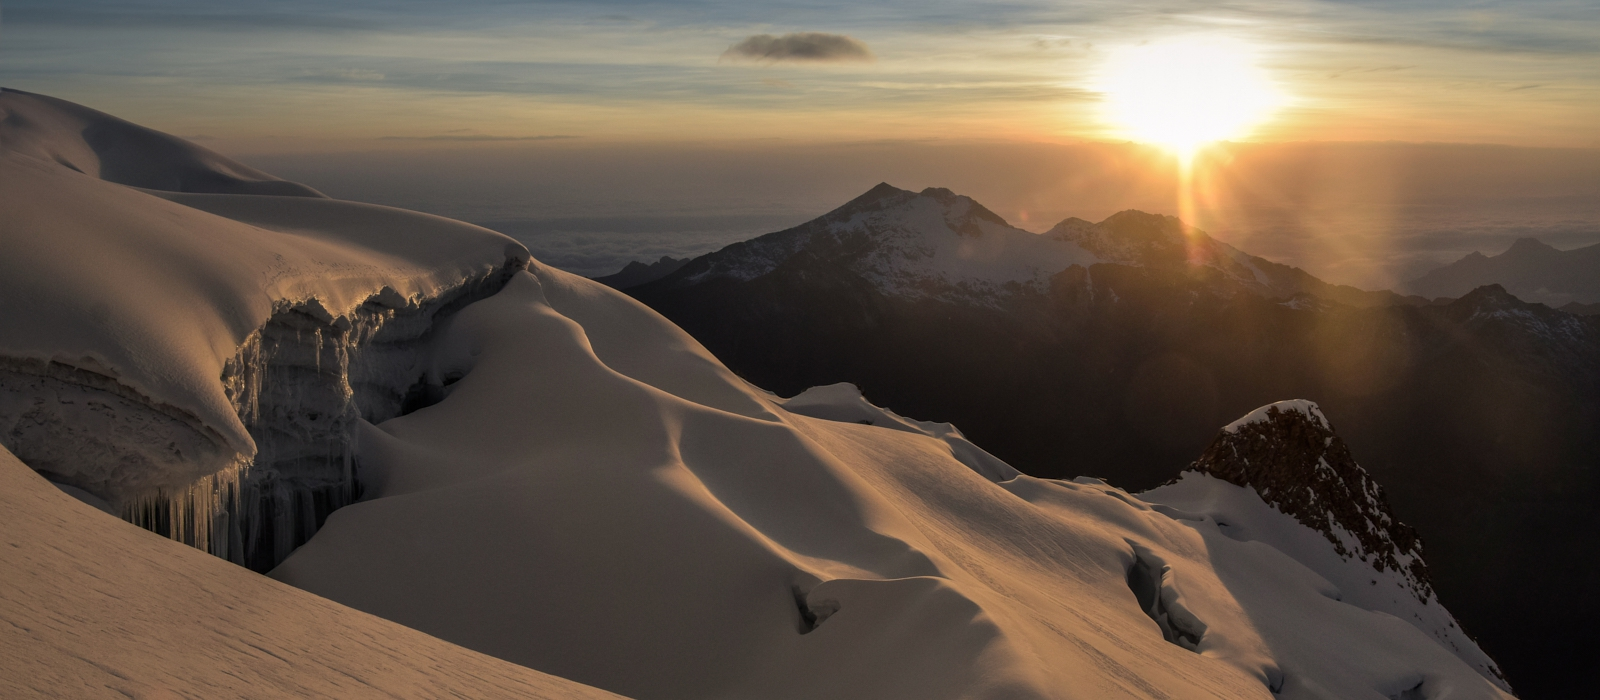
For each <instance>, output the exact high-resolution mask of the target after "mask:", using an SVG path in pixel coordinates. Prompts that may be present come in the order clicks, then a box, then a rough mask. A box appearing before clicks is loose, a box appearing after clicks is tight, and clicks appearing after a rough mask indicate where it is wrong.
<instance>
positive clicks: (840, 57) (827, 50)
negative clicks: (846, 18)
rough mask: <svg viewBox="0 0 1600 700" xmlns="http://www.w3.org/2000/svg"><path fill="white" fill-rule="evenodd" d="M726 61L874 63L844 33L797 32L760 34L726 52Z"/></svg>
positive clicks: (869, 54) (868, 53)
mask: <svg viewBox="0 0 1600 700" xmlns="http://www.w3.org/2000/svg"><path fill="white" fill-rule="evenodd" d="M722 57H723V58H724V59H733V60H745V61H762V62H768V63H771V62H778V61H794V62H818V63H821V62H844V61H871V60H872V59H873V56H872V50H871V49H868V48H867V45H866V44H863V43H861V42H860V41H859V40H857V39H854V38H852V37H848V36H845V35H843V34H824V33H822V32H796V33H794V34H784V35H783V36H773V35H771V34H757V35H755V36H752V37H750V38H748V39H745V40H744V41H741V42H739V43H737V44H734V45H733V46H730V47H728V50H727V51H724V52H723V53H722Z"/></svg>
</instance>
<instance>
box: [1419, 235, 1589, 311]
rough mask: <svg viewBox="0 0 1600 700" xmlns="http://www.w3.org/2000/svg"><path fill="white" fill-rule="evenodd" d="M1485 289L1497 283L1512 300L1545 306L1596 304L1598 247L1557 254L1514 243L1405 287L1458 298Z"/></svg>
mask: <svg viewBox="0 0 1600 700" xmlns="http://www.w3.org/2000/svg"><path fill="white" fill-rule="evenodd" d="M1487 284H1499V285H1502V286H1504V287H1505V288H1506V289H1508V290H1510V291H1511V293H1512V294H1515V295H1516V296H1517V297H1518V298H1521V299H1524V300H1527V301H1535V302H1540V303H1544V304H1549V305H1550V306H1555V307H1562V306H1565V305H1567V304H1578V305H1580V306H1579V309H1574V310H1575V311H1578V310H1580V309H1581V308H1582V306H1581V305H1585V304H1596V303H1600V243H1597V244H1594V245H1590V246H1585V247H1582V248H1575V249H1573V250H1557V249H1556V248H1554V247H1551V246H1549V245H1546V244H1544V243H1543V242H1541V241H1539V240H1538V239H1535V238H1520V239H1517V241H1516V242H1515V243H1512V244H1511V247H1510V248H1508V249H1507V250H1506V252H1504V253H1501V254H1499V255H1493V256H1488V255H1484V254H1482V253H1479V252H1473V253H1470V254H1468V255H1467V256H1466V257H1463V258H1461V259H1460V260H1457V261H1455V262H1453V263H1450V264H1449V265H1445V266H1444V267H1440V268H1438V269H1435V270H1432V271H1430V272H1428V273H1427V274H1425V275H1423V276H1421V277H1418V278H1417V279H1414V280H1412V281H1410V282H1408V283H1406V285H1405V288H1406V290H1407V291H1410V292H1411V293H1414V294H1420V295H1423V296H1429V297H1458V296H1461V295H1462V294H1465V293H1466V292H1467V291H1469V290H1471V289H1474V288H1477V287H1481V286H1484V285H1487Z"/></svg>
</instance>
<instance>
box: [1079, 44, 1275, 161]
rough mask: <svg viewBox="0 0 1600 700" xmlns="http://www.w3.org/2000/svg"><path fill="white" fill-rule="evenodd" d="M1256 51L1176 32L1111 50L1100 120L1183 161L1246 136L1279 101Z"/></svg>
mask: <svg viewBox="0 0 1600 700" xmlns="http://www.w3.org/2000/svg"><path fill="white" fill-rule="evenodd" d="M1256 54H1257V51H1256V50H1255V49H1253V48H1252V47H1250V46H1249V45H1248V44H1245V43H1243V42H1240V41H1237V40H1234V39H1229V38H1224V37H1198V36H1189V37H1175V38H1170V39H1164V40H1160V41H1152V42H1148V43H1144V44H1139V45H1136V46H1128V47H1124V48H1121V49H1117V50H1114V51H1112V52H1111V54H1110V55H1109V56H1108V57H1107V60H1106V62H1105V65H1104V67H1103V70H1102V72H1101V75H1100V78H1099V83H1100V84H1099V89H1100V92H1101V93H1103V94H1104V95H1105V103H1104V104H1105V109H1106V114H1105V116H1106V119H1107V120H1108V121H1110V123H1111V124H1112V125H1113V126H1114V127H1115V128H1116V129H1117V131H1119V132H1120V133H1121V134H1122V135H1123V136H1125V137H1126V138H1129V139H1132V140H1135V141H1142V142H1146V143H1153V144H1157V145H1160V146H1163V147H1165V148H1167V149H1169V150H1171V151H1173V152H1174V153H1176V154H1177V155H1178V157H1179V159H1180V160H1183V161H1185V162H1187V161H1189V160H1191V159H1192V158H1193V157H1194V154H1195V152H1196V151H1197V150H1198V149H1199V148H1200V147H1201V146H1203V145H1205V144H1206V143H1209V142H1212V141H1220V140H1225V139H1233V138H1239V137H1242V136H1245V135H1246V134H1248V133H1249V132H1250V131H1251V130H1252V129H1254V128H1255V127H1256V126H1258V125H1260V124H1261V123H1262V122H1264V121H1266V120H1267V119H1268V118H1269V117H1271V116H1272V113H1273V112H1274V111H1275V110H1276V109H1277V108H1278V107H1279V106H1280V105H1281V103H1282V96H1281V95H1280V94H1279V92H1278V90H1277V89H1276V87H1274V86H1273V84H1272V81H1271V79H1270V77H1269V76H1268V75H1267V72H1266V71H1265V70H1263V69H1262V68H1261V67H1260V66H1259V65H1258V63H1257V56H1256Z"/></svg>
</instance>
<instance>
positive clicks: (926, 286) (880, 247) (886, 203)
mask: <svg viewBox="0 0 1600 700" xmlns="http://www.w3.org/2000/svg"><path fill="white" fill-rule="evenodd" d="M1103 263H1112V264H1118V265H1127V266H1134V267H1140V268H1145V269H1148V270H1151V271H1152V272H1155V273H1158V274H1162V275H1173V274H1178V275H1187V276H1191V277H1194V278H1196V279H1200V280H1206V281H1209V282H1212V283H1214V286H1215V287H1216V289H1217V290H1218V291H1219V293H1222V294H1224V295H1232V294H1237V293H1241V292H1243V293H1250V294H1254V295H1257V296H1261V297H1263V298H1268V299H1291V298H1293V297H1296V296H1302V295H1315V296H1319V297H1323V298H1327V299H1335V300H1338V301H1341V302H1344V303H1349V304H1354V305H1359V306H1366V305H1374V304H1390V303H1399V302H1400V301H1402V300H1401V299H1400V298H1399V297H1396V296H1395V295H1393V294H1389V293H1386V292H1384V293H1376V292H1362V291H1360V290H1356V289H1354V288H1350V287H1338V286H1335V285H1331V284H1327V283H1325V282H1323V281H1321V280H1319V279H1317V278H1315V277H1313V276H1311V275H1310V274H1308V273H1306V272H1305V271H1303V270H1300V269H1298V268H1294V267H1289V266H1287V265H1280V264H1277V263H1274V262H1271V261H1269V260H1266V259H1263V258H1259V257H1256V256H1253V255H1249V254H1247V253H1244V252H1243V251H1240V250H1239V249H1237V248H1234V247H1233V246H1230V245H1228V244H1226V243H1223V242H1221V241H1218V240H1215V239H1213V238H1211V237H1210V236H1208V235H1206V233H1205V232H1203V231H1200V230H1199V229H1196V228H1194V227H1192V226H1188V225H1186V224H1184V223H1183V222H1181V221H1179V220H1178V219H1177V218H1175V217H1171V216H1162V215H1158V214H1148V213H1145V212H1142V211H1137V210H1128V211H1123V212H1119V213H1117V214H1114V215H1112V216H1111V217H1108V218H1107V219H1105V220H1104V221H1101V222H1099V223H1091V222H1088V221H1084V220H1082V219H1077V218H1071V219H1067V220H1065V221H1062V222H1061V223H1059V224H1057V225H1056V226H1055V227H1054V228H1052V229H1050V230H1049V231H1048V232H1046V233H1044V234H1035V233H1032V232H1029V231H1024V230H1022V229H1019V228H1016V227H1014V226H1012V225H1011V224H1010V223H1008V222H1007V221H1006V220H1005V219H1004V218H1001V217H1000V216H999V215H997V214H995V213H994V212H992V211H990V210H988V209H987V208H985V207H984V206H983V205H982V204H979V203H978V202H976V201H974V200H973V199H972V198H970V197H966V196H964V195H959V194H956V193H954V192H952V191H950V190H948V189H944V188H939V187H930V188H928V189H925V190H923V191H921V192H910V191H907V190H902V189H899V188H897V187H894V186H892V185H889V184H887V183H880V184H879V185H877V186H876V187H873V188H872V189H870V190H868V191H867V192H866V193H864V194H862V195H861V196H859V197H857V198H855V199H853V200H851V201H849V202H847V203H845V205H844V206H841V207H839V208H838V209H835V210H833V211H831V212H828V213H827V214H824V215H823V216H821V217H818V218H816V219H814V220H812V221H809V222H807V223H805V224H801V225H800V226H796V227H794V228H792V229H788V230H785V231H779V232H777V233H771V234H767V235H765V236H760V237H757V238H754V239H752V240H749V241H745V242H742V243H735V244H733V245H730V246H728V247H726V248H723V249H722V250H719V251H717V252H714V253H710V254H708V255H705V256H702V257H700V258H696V259H695V260H693V261H691V262H690V263H689V264H688V265H685V266H684V267H683V268H682V269H681V270H680V271H678V272H676V273H674V274H671V275H667V276H665V277H664V278H662V279H661V281H660V282H659V283H657V286H656V287H655V288H656V289H661V290H666V289H682V288H685V287H689V286H694V285H697V284H704V283H706V282H710V281H712V280H716V279H729V280H735V281H740V282H748V281H751V280H754V279H757V278H760V277H763V276H766V275H769V274H776V275H777V276H779V277H783V276H785V275H791V276H792V275H808V276H812V277H817V276H819V275H820V276H827V277H835V276H838V275H844V276H845V277H843V278H839V279H840V280H841V281H844V280H845V279H847V278H848V279H849V280H853V281H855V282H858V283H862V284H865V285H867V286H870V287H872V288H873V289H875V290H877V291H878V292H881V293H883V294H886V295H888V296H892V297H899V298H907V299H916V298H927V299H939V300H946V301H954V302H960V303H966V304H977V305H982V306H995V307H1001V306H1007V305H1008V304H1010V303H1013V302H1015V301H1017V300H1018V298H1019V297H1027V296H1029V295H1039V294H1043V293H1046V292H1048V291H1049V290H1050V289H1051V287H1052V285H1053V284H1056V282H1055V281H1054V278H1056V277H1057V276H1058V275H1060V274H1061V273H1063V272H1065V271H1067V270H1068V269H1071V268H1073V267H1077V268H1079V269H1080V270H1082V269H1087V268H1088V267H1090V266H1093V265H1097V264H1103ZM646 284H649V283H634V284H633V285H631V286H640V287H642V286H645V285H646ZM622 288H624V289H627V288H630V286H628V285H624V286H623V287H622Z"/></svg>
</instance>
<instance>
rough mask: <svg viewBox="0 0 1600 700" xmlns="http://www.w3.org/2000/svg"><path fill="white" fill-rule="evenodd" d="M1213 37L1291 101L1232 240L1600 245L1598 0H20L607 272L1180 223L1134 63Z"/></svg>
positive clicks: (56, 27)
mask: <svg viewBox="0 0 1600 700" xmlns="http://www.w3.org/2000/svg"><path fill="white" fill-rule="evenodd" d="M1195 37H1199V38H1200V39H1201V40H1204V41H1224V42H1230V44H1229V45H1232V46H1238V47H1245V49H1246V50H1247V53H1248V61H1249V62H1250V63H1251V66H1252V68H1253V69H1254V70H1256V71H1258V73H1259V77H1260V78H1261V80H1262V81H1263V84H1269V85H1270V88H1271V90H1272V93H1273V100H1272V105H1271V108H1270V109H1267V110H1265V111H1264V112H1263V113H1262V114H1260V115H1258V116H1259V118H1258V119H1254V120H1252V122H1251V123H1250V124H1249V125H1248V127H1242V128H1241V129H1240V130H1239V131H1238V132H1237V133H1231V134H1230V136H1229V138H1230V139H1231V140H1232V141H1234V142H1235V145H1236V146H1237V147H1235V148H1232V149H1231V150H1228V149H1224V150H1225V151H1226V153H1225V154H1224V155H1225V156H1226V157H1225V158H1222V159H1216V158H1213V159H1212V160H1211V161H1209V162H1211V163H1212V164H1213V165H1215V164H1216V163H1222V162H1224V161H1227V162H1228V163H1232V164H1233V165H1232V166H1231V170H1229V169H1228V168H1224V169H1223V170H1219V171H1218V173H1221V174H1219V175H1217V177H1214V178H1213V181H1215V182H1224V181H1226V182H1228V183H1232V184H1229V185H1228V187H1227V188H1224V189H1227V190H1228V191H1227V192H1225V193H1223V196H1220V197H1218V198H1216V199H1215V201H1213V202H1211V203H1210V204H1211V206H1208V207H1202V208H1201V210H1199V211H1195V212H1191V215H1192V218H1195V219H1197V221H1198V222H1199V223H1201V224H1202V225H1204V226H1207V227H1208V230H1213V231H1214V232H1217V233H1218V235H1219V236H1221V237H1224V238H1225V239H1228V240H1231V241H1232V242H1235V243H1236V244H1239V243H1249V244H1250V245H1251V246H1252V247H1251V248H1247V250H1251V252H1258V253H1260V254H1263V255H1266V254H1268V253H1271V254H1273V255H1277V256H1279V257H1278V258H1277V259H1282V260H1284V261H1286V262H1290V263H1291V264H1301V265H1302V266H1304V267H1307V269H1310V270H1312V271H1313V272H1316V273H1318V274H1322V275H1325V276H1329V277H1331V278H1333V279H1335V281H1347V282H1352V283H1360V284H1363V285H1366V286H1375V285H1382V284H1390V283H1392V282H1393V280H1394V279H1396V278H1397V276H1400V277H1403V276H1405V275H1408V274H1412V273H1413V272H1414V271H1415V270H1416V269H1419V268H1420V267H1426V266H1427V265H1429V264H1433V263H1437V262H1442V261H1446V260H1448V259H1453V258H1454V257H1459V255H1460V254H1464V253H1465V252H1470V250H1474V249H1480V248H1485V249H1486V250H1485V252H1495V251H1494V250H1493V249H1494V248H1495V247H1497V246H1502V245H1508V244H1509V241H1510V240H1511V239H1512V238H1514V237H1515V236H1517V235H1524V234H1530V233H1531V234H1534V235H1542V236H1545V237H1546V238H1550V239H1552V241H1551V242H1553V243H1556V244H1557V245H1558V246H1560V245H1562V244H1563V243H1565V244H1566V245H1568V246H1571V245H1578V244H1582V243H1585V242H1593V241H1600V213H1597V212H1596V211H1595V209H1596V205H1595V202H1596V200H1597V198H1600V0H1523V1H1519V2H1498V1H1477V2H1474V1H1470V0H1469V1H1467V2H1446V1H1442V0H1397V1H1392V2H1379V1H1366V0H1353V1H1349V0H1345V1H1326V0H1277V1H1273V2H1265V1H1258V0H1234V1H1231V2H1184V1H1168V2H1126V1H1122V2H1113V1H1100V0H1095V1H1090V2H1061V1H1058V2H1039V1H1034V0H1011V1H1004V2H981V3H980V2H956V1H947V0H932V1H924V2H904V1H899V0H889V1H888V2H875V3H870V4H869V3H857V2H842V1H835V0H809V1H803V2H784V3H761V2H724V1H721V0H679V1H676V2H649V1H642V2H641V1H634V0H602V1H597V2H583V3H575V2H538V1H523V0H452V1H450V2H443V1H438V0H434V1H424V0H342V1H341V0H319V1H311V0H279V1H275V2H260V1H257V2H243V1H239V0H4V1H3V2H0V86H4V87H7V88H13V89H20V90H28V91H34V92H41V93H45V94H50V95H53V96H56V97H61V98H65V99H69V100H72V101H75V102H79V103H82V104H86V105H89V106H91V107H94V108H97V109H101V110H104V111H107V112H110V113H112V114H115V115H117V116H120V117H123V118H126V119H129V120H132V121H135V122H138V123H141V124H145V125H148V126H151V127H154V128H157V129H160V130H163V131H167V132H169V133H174V134H177V135H180V136H184V137H186V138H190V139H193V140H195V141H197V142H199V143H201V144H203V145H206V146H208V147H211V148H213V149H216V150H219V151H221V152H223V153H225V154H228V155H232V156H235V157H238V158H241V159H242V160H245V161H246V162H247V163H250V164H252V165H256V166H258V167H263V168H265V169H267V170H268V171H269V172H273V173H275V174H278V175H281V176H284V177H289V178H291V179H298V180H301V181H305V182H308V183H309V184H312V185H313V186H316V187H319V188H322V189H324V191H327V192H329V193H330V194H333V195H335V196H345V197H351V198H358V199H364V200H366V201H375V202H379V203H383V204H393V205H397V206H407V207H410V208H417V209H423V210H426V211H433V212H435V213H441V214H445V215H449V216H457V217H460V218H466V219H469V220H473V221H478V222H492V223H494V224H496V225H499V226H501V227H502V228H505V229H516V230H518V231H521V232H522V233H521V234H514V235H519V236H520V237H522V238H524V240H527V241H529V242H530V245H534V246H535V252H536V254H537V253H540V252H541V251H543V252H544V253H545V254H547V255H556V256H568V257H562V258H561V259H562V260H565V261H566V263H564V264H566V265H568V266H569V267H571V268H573V269H581V270H582V271H584V272H589V273H596V272H599V271H602V269H603V268H606V267H611V266H620V264H621V263H622V262H626V260H627V259H629V256H641V257H642V256H647V255H654V254H657V253H660V254H696V253H700V252H706V251H707V250H709V249H713V248H715V247H716V246H719V245H721V244H723V243H726V242H731V241H732V240H739V239H742V238H748V237H750V236H752V235H755V234H758V233H763V232H766V231H767V230H774V229H775V228H776V227H781V226H786V225H792V224H794V223H799V222H800V221H803V220H805V219H806V218H809V217H811V216H816V215H818V214H821V213H823V212H825V211H827V210H828V209H830V208H832V207H833V206H837V205H838V204H840V203H842V202H843V201H845V200H846V199H848V198H849V197H852V196H854V195H855V194H859V193H860V192H861V191H864V190H866V189H867V188H869V187H871V186H872V185H874V184H876V183H877V182H879V181H891V183H892V184H896V185H899V186H902V187H907V188H910V189H920V188H921V187H925V186H945V187H952V188H955V189H957V191H960V192H965V193H967V194H971V195H972V196H974V197H976V198H978V199H979V200H980V201H982V202H984V203H985V204H986V205H988V206H990V208H992V209H994V210H995V211H997V212H999V213H1001V214H1002V215H1003V216H1005V217H1007V218H1008V219H1010V220H1012V221H1013V222H1014V223H1018V224H1019V225H1023V226H1024V227H1027V228H1031V229H1035V230H1042V229H1044V228H1048V227H1049V225H1050V224H1051V223H1053V220H1058V219H1059V218H1062V217H1064V216H1069V215H1075V216H1082V217H1084V218H1091V219H1097V218H1099V217H1100V216H1103V215H1105V214H1109V213H1111V212H1113V211H1115V210H1117V208H1119V207H1135V206H1136V207H1141V208H1145V209H1147V210H1154V211H1161V212H1163V213H1178V212H1177V209H1176V205H1175V204H1173V201H1172V198H1173V193H1172V178H1171V177H1169V175H1170V171H1171V169H1172V165H1171V163H1169V162H1167V161H1165V160H1163V159H1162V158H1161V157H1160V156H1159V154H1153V153H1151V152H1149V151H1148V149H1144V147H1143V146H1140V145H1138V144H1135V143H1128V142H1129V141H1130V140H1138V139H1140V138H1141V135H1140V134H1139V133H1135V132H1131V131H1130V130H1129V128H1128V125H1127V124H1124V123H1119V120H1118V119H1116V118H1115V115H1114V114H1113V113H1112V112H1111V111H1110V110H1109V109H1108V105H1109V104H1111V103H1112V102H1113V101H1114V100H1113V99H1112V98H1113V97H1115V94H1114V93H1115V88H1116V86H1115V85H1108V81H1111V80H1115V79H1117V78H1115V77H1114V76H1117V75H1119V74H1118V73H1117V71H1116V70H1115V69H1114V67H1115V65H1116V60H1117V57H1118V56H1120V55H1124V54H1125V53H1126V52H1129V51H1137V50H1139V49H1140V47H1147V46H1152V45H1164V42H1167V43H1170V42H1172V41H1175V40H1179V41H1181V40H1185V39H1186V38H1195ZM1178 87H1182V85H1181V84H1180V85H1179V86H1178ZM1162 107H1163V106H1161V105H1158V106H1157V109H1160V108H1162ZM1170 108H1171V109H1172V110H1173V111H1174V113H1175V114H1176V113H1185V114H1186V113H1187V112H1185V110H1189V109H1190V108H1191V106H1190V105H1186V104H1175V105H1172V106H1171V107H1170ZM1318 143H1335V144H1347V146H1345V147H1341V148H1336V149H1333V150H1329V149H1326V148H1321V149H1319V148H1309V150H1308V147H1307V146H1306V144H1318ZM1358 144H1365V145H1358ZM1417 144H1430V148H1432V150H1428V149H1422V150H1418V146H1417ZM1441 144H1448V145H1441ZM1482 144H1496V145H1499V146H1504V147H1511V148H1510V149H1509V150H1506V149H1503V150H1491V151H1484V150H1482V147H1481V145H1482ZM1341 149H1342V150H1341ZM1441 149H1443V150H1441ZM1450 149H1455V150H1450ZM1446 151H1448V152H1449V155H1441V154H1444V153H1445V152H1446ZM1286 159H1287V160H1286ZM1296 159H1298V160H1296ZM1290 161H1292V162H1290ZM1505 163H1511V165H1510V166H1506V165H1505ZM1463 168H1464V169H1466V170H1468V171H1471V173H1472V175H1471V176H1468V177H1463V176H1462V175H1461V172H1460V171H1461V170H1462V169H1463ZM1375 169H1379V170H1375ZM1223 171H1227V172H1223ZM1230 173H1231V174H1230ZM1291 175H1292V176H1291ZM1402 175H1403V176H1404V179H1403V180H1402V179H1397V178H1401V176H1402ZM1373 182H1387V183H1392V184H1394V185H1395V186H1394V187H1393V188H1390V189H1387V190H1382V191H1378V190H1374V189H1373V187H1371V186H1370V185H1371V183H1373ZM1307 183H1310V184H1307ZM1530 183H1532V184H1530ZM1230 188H1231V189H1230ZM1318 188H1321V189H1318ZM1441 191H1442V193H1441ZM1308 197H1309V198H1310V199H1308ZM1312 200H1314V201H1312ZM1535 200H1539V201H1538V202H1536V203H1530V202H1534V201H1535ZM1313 205H1315V206H1313ZM1316 212H1321V213H1316ZM1328 212H1334V213H1336V214H1337V216H1336V217H1335V219H1336V220H1338V221H1342V222H1344V223H1342V224H1339V225H1335V224H1333V223H1330V219H1329V218H1328V216H1329V214H1328ZM1334 229H1337V230H1338V231H1340V232H1341V233H1339V234H1330V233H1328V232H1329V231H1330V230H1334ZM1329 235H1339V236H1343V237H1344V238H1345V239H1347V240H1333V241H1329V240H1325V239H1326V238H1327V237H1328V236H1329ZM1401 239H1405V240H1406V241H1411V242H1412V243H1415V242H1416V241H1422V240H1428V241H1433V243H1428V244H1427V245H1420V244H1418V245H1410V244H1406V245H1401V244H1399V243H1397V242H1396V241H1400V240H1401ZM1295 241H1299V243H1296V242H1295ZM1361 241H1366V242H1361ZM1377 242H1387V243H1385V244H1384V245H1378V244H1377ZM535 244H537V245H535ZM1408 245H1410V247H1407V246H1408ZM540 246H543V247H540ZM1340 250H1343V251H1344V252H1342V253H1341V252H1339V251H1340ZM1401 252H1403V253H1404V254H1401ZM1396 255H1398V256H1399V257H1397V258H1396V257H1395V256H1396ZM1340 256H1343V257H1340ZM1391 258H1393V259H1391Z"/></svg>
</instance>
